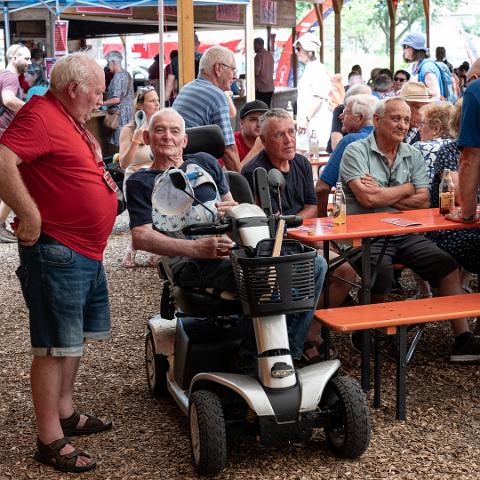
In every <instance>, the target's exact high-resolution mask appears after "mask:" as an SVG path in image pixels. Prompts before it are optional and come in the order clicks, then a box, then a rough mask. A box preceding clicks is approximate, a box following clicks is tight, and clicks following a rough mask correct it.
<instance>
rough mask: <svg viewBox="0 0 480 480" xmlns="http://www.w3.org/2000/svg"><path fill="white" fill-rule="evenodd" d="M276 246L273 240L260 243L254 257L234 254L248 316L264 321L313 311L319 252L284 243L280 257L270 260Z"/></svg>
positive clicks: (241, 296)
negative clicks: (287, 314) (267, 317)
mask: <svg viewBox="0 0 480 480" xmlns="http://www.w3.org/2000/svg"><path fill="white" fill-rule="evenodd" d="M273 243H274V240H273V239H266V240H262V241H261V242H259V244H258V246H257V248H256V252H255V253H256V255H257V256H255V257H252V256H249V255H248V253H247V252H246V251H245V250H234V251H233V252H232V263H233V272H234V274H235V282H236V284H237V288H238V293H239V296H240V299H241V301H242V307H243V311H244V313H245V315H250V316H253V317H264V316H267V315H275V314H279V313H293V312H301V311H305V310H310V309H311V308H313V307H314V301H315V270H314V269H315V257H316V255H317V252H316V250H315V249H313V248H311V247H307V246H306V245H303V244H301V243H300V242H298V241H296V240H285V241H284V242H283V244H282V251H281V254H280V256H278V257H271V256H270V255H271V253H272V250H273Z"/></svg>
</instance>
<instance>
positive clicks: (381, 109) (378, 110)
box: [373, 97, 410, 117]
mask: <svg viewBox="0 0 480 480" xmlns="http://www.w3.org/2000/svg"><path fill="white" fill-rule="evenodd" d="M390 102H401V103H403V104H404V105H405V106H406V107H407V108H408V110H409V111H410V107H409V106H408V103H407V102H406V101H405V100H404V99H403V98H402V97H388V98H384V99H383V100H380V101H379V102H378V103H377V104H376V105H375V111H374V112H373V113H374V115H378V116H379V117H383V116H384V115H385V110H386V108H387V105H388V104H389V103H390Z"/></svg>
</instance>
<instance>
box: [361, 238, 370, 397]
mask: <svg viewBox="0 0 480 480" xmlns="http://www.w3.org/2000/svg"><path fill="white" fill-rule="evenodd" d="M370 249H371V238H364V239H363V244H362V291H361V303H362V305H368V304H369V303H370V301H371V295H370V289H371V266H370ZM370 338H371V331H370V330H362V332H361V341H362V363H361V369H362V382H361V383H362V389H363V391H364V392H368V391H369V390H370Z"/></svg>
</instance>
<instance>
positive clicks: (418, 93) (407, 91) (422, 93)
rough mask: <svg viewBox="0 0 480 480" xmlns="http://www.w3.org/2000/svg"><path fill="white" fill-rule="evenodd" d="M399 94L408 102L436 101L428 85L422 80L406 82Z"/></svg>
mask: <svg viewBox="0 0 480 480" xmlns="http://www.w3.org/2000/svg"><path fill="white" fill-rule="evenodd" d="M398 95H399V96H400V97H401V98H403V99H404V100H406V101H407V102H421V103H430V102H433V101H435V99H434V98H433V97H432V96H431V95H430V92H429V91H428V89H427V87H426V86H425V85H424V84H423V83H420V82H406V83H404V84H403V87H402V89H401V90H400V93H399V94H398Z"/></svg>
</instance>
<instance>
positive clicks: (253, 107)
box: [239, 100, 268, 118]
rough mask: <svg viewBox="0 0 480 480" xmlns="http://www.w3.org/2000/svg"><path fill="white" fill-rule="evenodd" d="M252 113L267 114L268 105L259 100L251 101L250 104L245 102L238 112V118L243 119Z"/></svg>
mask: <svg viewBox="0 0 480 480" xmlns="http://www.w3.org/2000/svg"><path fill="white" fill-rule="evenodd" d="M254 112H262V113H265V112H268V105H267V104H266V103H265V102H262V101H261V100H253V101H252V102H247V103H246V104H245V105H244V106H243V107H242V108H241V110H240V113H239V115H240V118H245V117H246V116H247V115H248V114H249V113H254Z"/></svg>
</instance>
